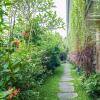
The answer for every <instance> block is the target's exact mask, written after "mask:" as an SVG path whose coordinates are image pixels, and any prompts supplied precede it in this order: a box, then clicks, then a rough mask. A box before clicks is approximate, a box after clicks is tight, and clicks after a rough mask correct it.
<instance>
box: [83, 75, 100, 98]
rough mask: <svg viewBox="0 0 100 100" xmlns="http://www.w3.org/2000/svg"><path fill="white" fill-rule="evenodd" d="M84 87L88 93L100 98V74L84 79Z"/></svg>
mask: <svg viewBox="0 0 100 100" xmlns="http://www.w3.org/2000/svg"><path fill="white" fill-rule="evenodd" d="M83 86H84V87H85V89H86V92H87V93H88V94H90V95H92V96H94V97H96V98H97V97H100V74H92V75H90V76H89V77H88V78H84V80H83Z"/></svg>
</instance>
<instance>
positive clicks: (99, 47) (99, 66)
mask: <svg viewBox="0 0 100 100" xmlns="http://www.w3.org/2000/svg"><path fill="white" fill-rule="evenodd" d="M96 26H97V27H96V62H97V63H96V72H99V73H100V21H97V22H96Z"/></svg>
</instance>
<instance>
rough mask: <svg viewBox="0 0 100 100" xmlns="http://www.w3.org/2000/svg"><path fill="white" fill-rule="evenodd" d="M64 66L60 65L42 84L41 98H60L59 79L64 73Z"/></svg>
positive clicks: (43, 99)
mask: <svg viewBox="0 0 100 100" xmlns="http://www.w3.org/2000/svg"><path fill="white" fill-rule="evenodd" d="M63 71H64V67H63V66H61V67H58V68H57V69H56V71H55V73H54V74H53V75H52V76H50V77H48V79H47V80H46V82H45V83H44V84H43V85H42V86H41V89H40V99H39V100H59V99H58V97H57V93H58V92H59V81H60V79H61V76H62V74H63Z"/></svg>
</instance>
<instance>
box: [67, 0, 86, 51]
mask: <svg viewBox="0 0 100 100" xmlns="http://www.w3.org/2000/svg"><path fill="white" fill-rule="evenodd" d="M70 11H71V16H70V24H71V25H70V29H71V30H70V33H69V35H68V38H67V42H68V44H69V43H70V45H68V48H69V50H70V52H72V51H77V50H78V51H79V50H80V49H82V47H83V45H84V37H85V30H86V29H85V16H84V15H85V1H84V0H73V1H72V7H71V10H70Z"/></svg>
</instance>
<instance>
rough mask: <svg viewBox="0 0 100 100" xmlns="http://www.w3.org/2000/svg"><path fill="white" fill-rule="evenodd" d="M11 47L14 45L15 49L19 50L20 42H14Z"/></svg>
mask: <svg viewBox="0 0 100 100" xmlns="http://www.w3.org/2000/svg"><path fill="white" fill-rule="evenodd" d="M13 45H15V46H16V47H17V48H19V45H20V41H19V40H14V41H13Z"/></svg>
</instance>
